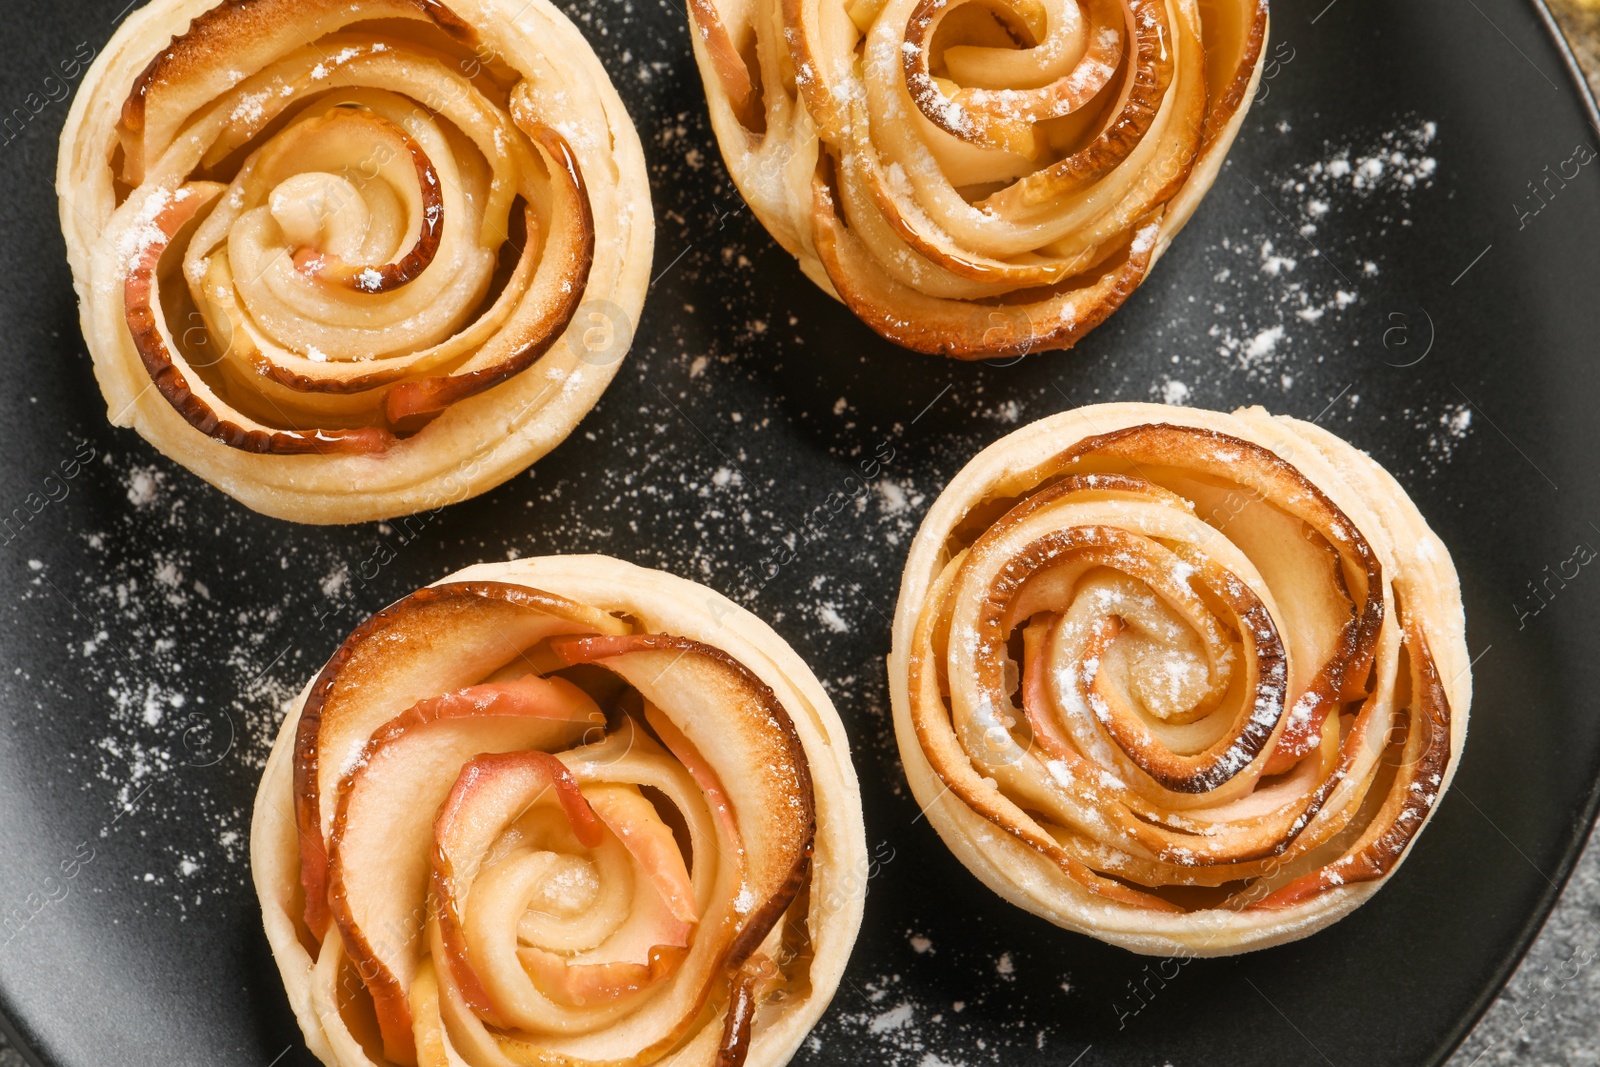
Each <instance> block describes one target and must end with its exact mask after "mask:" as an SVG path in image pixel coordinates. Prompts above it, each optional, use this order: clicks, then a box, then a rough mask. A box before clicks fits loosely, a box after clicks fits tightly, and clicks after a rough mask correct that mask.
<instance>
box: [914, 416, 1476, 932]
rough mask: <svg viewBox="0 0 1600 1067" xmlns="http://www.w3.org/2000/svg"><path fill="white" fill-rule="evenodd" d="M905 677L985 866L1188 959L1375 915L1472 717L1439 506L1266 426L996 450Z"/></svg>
mask: <svg viewBox="0 0 1600 1067" xmlns="http://www.w3.org/2000/svg"><path fill="white" fill-rule="evenodd" d="M889 668H890V669H889V675H890V689H891V695H892V698H893V702H894V716H895V730H896V734H897V736H898V738H899V742H900V753H901V758H902V760H903V762H904V764H905V768H906V774H907V776H908V777H909V779H910V783H911V787H912V791H913V793H914V794H915V795H916V797H917V800H918V802H919V803H920V804H922V805H924V806H925V808H926V812H927V815H928V819H929V822H930V823H931V824H932V825H933V826H934V827H935V829H937V830H938V832H939V834H940V836H941V837H942V838H943V839H944V841H945V843H946V844H947V845H948V846H949V847H950V849H951V850H952V851H953V852H954V853H955V854H956V855H957V857H959V858H960V859H961V860H962V862H963V863H965V864H966V865H967V867H968V868H969V869H970V870H971V871H972V872H973V873H974V874H976V875H977V876H978V877H979V878H980V879H982V880H983V881H984V882H985V883H986V884H988V885H989V886H990V887H991V888H992V889H994V890H995V891H996V892H997V893H999V894H1000V895H1001V896H1003V897H1005V898H1006V899H1007V900H1009V901H1011V902H1013V903H1015V904H1017V905H1018V906H1020V907H1023V908H1026V909H1027V910H1029V911H1031V912H1033V913H1035V914H1037V915H1040V916H1043V917H1044V918H1046V919H1048V920H1050V921H1051V922H1054V923H1056V924H1057V925H1060V926H1063V927H1066V928H1068V929H1071V930H1077V931H1080V932H1083V933H1087V934H1091V935H1093V936H1094V937H1097V938H1100V939H1101V940H1104V941H1108V942H1110V943H1112V944H1116V945H1121V946H1124V947H1126V948H1129V949H1133V950H1134V951H1137V952H1144V953H1151V954H1161V955H1224V954H1231V953H1236V952H1243V951H1247V950H1251V949H1257V948H1264V947H1266V946H1269V945H1273V944H1278V943H1281V942H1284V941H1290V940H1293V939H1295V938H1300V937H1304V936H1306V935H1308V934H1310V933H1313V932H1315V931H1316V930H1319V929H1321V928H1322V927H1324V926H1327V925H1328V924H1329V923H1332V922H1334V921H1335V920H1336V919H1339V918H1341V917H1342V916H1344V915H1346V914H1348V913H1349V912H1350V911H1351V910H1353V909H1354V908H1355V907H1357V906H1358V905H1360V904H1362V903H1364V902H1365V901H1366V900H1368V899H1369V898H1370V897H1371V896H1372V895H1373V894H1374V893H1375V892H1377V890H1378V888H1379V887H1380V886H1381V885H1382V884H1383V883H1384V881H1386V880H1387V879H1388V878H1389V876H1390V875H1391V874H1393V872H1394V870H1395V868H1396V867H1398V866H1399V864H1400V862H1401V860H1402V859H1404V857H1405V855H1406V853H1407V851H1408V849H1409V848H1410V847H1411V845H1412V844H1413V843H1414V842H1415V840H1416V837H1417V834H1418V833H1419V832H1420V831H1421V829H1422V827H1423V826H1424V825H1425V824H1426V823H1427V821H1428V819H1429V817H1430V816H1431V815H1432V813H1433V811H1434V808H1435V807H1436V806H1437V804H1438V801H1439V798H1440V797H1441V796H1443V795H1444V792H1445V790H1446V789H1447V788H1448V787H1449V785H1450V779H1451V777H1452V775H1453V774H1454V772H1455V768H1456V763H1457V758H1458V756H1459V755H1460V751H1461V745H1462V743H1463V741H1464V740H1465V738H1466V730H1467V710H1468V705H1469V703H1470V698H1471V679H1470V676H1469V675H1470V670H1469V669H1470V664H1469V661H1468V656H1467V646H1466V641H1465V636H1464V622H1463V616H1462V607H1461V594H1460V588H1459V584H1458V581H1457V578H1456V573H1455V568H1454V566H1453V565H1452V564H1451V561H1450V556H1449V553H1448V552H1447V551H1446V550H1445V547H1444V545H1443V544H1441V543H1440V541H1439V539H1438V538H1437V537H1436V536H1435V535H1434V533H1433V531H1432V530H1430V529H1429V528H1428V525H1427V523H1426V522H1425V521H1424V520H1423V519H1422V516H1421V515H1420V514H1418V512H1417V509H1416V506H1415V505H1414V504H1413V503H1412V502H1411V500H1410V498H1409V497H1407V496H1406V493H1405V491H1404V490H1403V489H1401V488H1400V486H1399V485H1398V484H1397V483H1396V482H1395V480H1394V479H1393V478H1392V477H1390V476H1389V475H1388V474H1387V473H1386V472H1385V471H1384V470H1383V469H1382V468H1381V467H1379V466H1378V465H1377V464H1376V463H1375V462H1373V461H1372V460H1371V459H1370V458H1369V457H1368V456H1367V455H1366V454H1365V453H1362V452H1360V451H1358V450H1357V449H1355V448H1354V447H1352V446H1351V445H1349V444H1347V443H1345V442H1344V441H1342V440H1340V439H1339V438H1337V437H1335V436H1334V435H1333V434H1331V433H1328V432H1327V431H1325V430H1322V429H1319V428H1318V427H1316V426H1314V425H1311V424H1309V423H1305V422H1301V421H1298V420H1295V419H1290V418H1282V417H1277V418H1275V417H1272V416H1270V415H1268V414H1267V413H1266V412H1264V411H1262V410H1261V409H1260V408H1251V409H1248V410H1241V411H1239V412H1236V413H1235V414H1232V415H1224V414H1220V413H1214V412H1207V411H1194V410H1188V409H1182V408H1170V407H1162V406H1158V405H1150V404H1107V405H1098V406H1093V407H1086V408H1079V409H1077V410H1075V411H1069V412H1066V413H1064V414H1061V415H1056V416H1052V417H1050V418H1047V419H1044V420H1042V421H1040V422H1037V423H1034V424H1033V425H1031V426H1028V427H1025V428H1023V429H1022V430H1019V431H1017V432H1016V433H1013V434H1011V435H1010V436H1008V437H1006V438H1003V439H1002V440H1001V441H999V442H997V443H996V444H995V445H993V446H991V447H990V448H989V449H987V450H985V451H984V452H983V453H981V454H980V455H979V456H977V458H975V459H974V460H972V462H971V463H970V464H968V465H967V467H966V468H965V469H964V470H963V471H962V472H961V473H960V474H959V475H957V477H956V478H955V480H954V481H952V482H951V483H950V485H949V487H948V488H946V489H945V491H944V493H943V494H942V495H941V496H940V498H939V499H938V501H937V502H936V503H935V504H934V506H933V508H932V510H931V511H930V512H929V513H928V516H927V518H926V520H925V521H924V522H923V525H922V529H921V531H920V532H919V533H918V535H917V538H916V541H915V543H914V544H913V546H912V549H911V554H910V558H909V561H908V562H907V564H906V570H905V576H904V579H903V584H902V586H901V590H900V601H899V607H898V610H897V612H896V615H895V623H894V650H893V653H892V655H891V657H890V661H889Z"/></svg>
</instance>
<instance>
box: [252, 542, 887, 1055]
mask: <svg viewBox="0 0 1600 1067" xmlns="http://www.w3.org/2000/svg"><path fill="white" fill-rule="evenodd" d="M251 857H252V861H253V867H254V873H255V882H256V889H257V892H258V893H259V895H260V898H261V904H262V909H263V912H264V915H265V920H266V928H267V935H268V939H269V940H270V942H271V944H272V949H273V952H274V954H275V955H276V957H277V961H278V965H279V968H280V970H281V971H282V974H283V980H284V985H285V987H286V989H287V990H288V994H289V1000H290V1003H291V1004H292V1006H293V1008H294V1011H295V1013H296V1015H297V1016H298V1018H299V1021H300V1024H301V1027H302V1029H303V1030H304V1032H305V1036H306V1041H307V1043H308V1045H309V1046H310V1048H311V1050H312V1051H313V1052H314V1053H316V1055H317V1056H319V1057H320V1058H321V1059H322V1060H323V1062H325V1063H327V1064H329V1065H333V1067H356V1065H361V1067H366V1065H379V1064H387V1063H394V1064H420V1065H423V1067H445V1065H447V1064H448V1065H454V1067H462V1065H470V1067H506V1065H516V1064H537V1065H541V1067H552V1065H562V1067H599V1065H622V1064H627V1065H644V1064H651V1063H657V1062H670V1063H672V1064H674V1065H682V1067H689V1065H694V1064H707V1065H710V1064H717V1065H719V1067H738V1065H740V1064H746V1065H749V1067H766V1065H775V1064H782V1063H785V1062H787V1061H788V1059H789V1057H790V1056H791V1055H792V1054H793V1052H794V1050H795V1049H796V1048H797V1047H798V1045H799V1044H800V1042H801V1041H802V1040H803V1039H804V1038H805V1036H806V1034H807V1032H808V1031H809V1030H810V1028H811V1026H812V1025H813V1024H814V1023H815V1022H816V1020H817V1018H818V1017H819V1016H820V1015H821V1014H822V1011H823V1010H824V1008H825V1007H826V1006H827V1003H828V1001H829V999H830V998H831V997H832V995H833V992H834V989H835V987H836V986H837V984H838V982H839V979H840V976H841V974H842V972H843V968H844V964H845V961H846V959H847V957H848V956H849V953H850V949H851V946H852V945H853V944H854V941H855V936H856V931H857V929H858V927H859V925H860V921H861V909H862V903H863V900H864V897H865V874H864V872H865V869H866V845H865V837H864V830H863V826H862V820H861V801H860V795H859V790H858V787H857V784H856V778H855V772H854V770H853V769H852V767H851V765H850V758H849V750H848V744H847V741H846V738H845V735H844V731H843V728H842V726H841V724H840V722H839V718H838V715H837V713H836V712H835V711H834V709H833V706H832V705H831V704H830V703H829V701H828V697H827V695H826V694H825V693H824V691H823V690H822V687H821V686H820V684H819V683H818V682H817V680H816V678H815V677H814V676H813V675H812V674H811V672H810V671H809V670H808V669H807V668H806V667H805V665H804V664H803V663H802V662H801V661H800V660H799V658H798V657H797V656H796V655H795V654H794V652H793V651H792V650H790V648H789V647H788V646H787V645H786V644H784V643H783V641H782V640H781V639H780V638H778V637H777V636H776V635H775V634H774V633H773V632H772V631H771V630H770V629H769V628H767V627H766V626H765V625H764V624H763V623H761V622H760V621H759V620H757V619H756V618H755V617H754V616H751V615H749V614H747V613H746V612H744V611H743V610H742V609H740V608H738V607H737V606H735V605H734V604H732V603H731V602H729V601H727V600H725V599H723V598H722V597H721V596H719V595H718V594H716V593H713V592H712V591H711V590H709V589H706V588H704V587H702V586H699V585H696V584H694V583H692V582H688V581H685V580H683V579H680V578H675V577H672V576H670V575H666V574H663V573H661V572H658V571H650V570H644V569H642V568H639V567H635V566H632V565H630V564H627V563H623V562H620V561H618V560H614V559H609V558H606V557H602V556H573V557H548V558H543V559H531V560H522V561H518V562H514V563H501V564H491V565H485V566H478V567H472V568H469V569H467V570H465V571H461V572H459V573H457V574H455V575H452V576H451V577H449V578H446V579H445V580H443V581H442V582H440V583H438V584H437V585H433V586H430V587H428V588H426V589H423V590H421V591H419V592H417V593H415V594H413V595H411V596H409V597H407V598H406V599H404V600H402V601H400V602H399V603H397V604H395V605H393V606H391V607H389V608H387V609H385V610H384V611H382V612H379V613H378V614H377V615H375V616H373V618H372V619H370V620H369V621H368V622H366V623H365V624H364V625H362V626H361V627H360V628H359V629H357V630H356V631H355V632H354V633H353V634H352V635H351V636H350V637H349V639H348V640H347V641H345V643H344V645H343V646H342V647H341V648H340V649H339V650H338V652H337V653H336V654H335V655H334V657H333V659H332V660H330V661H329V663H328V665H327V666H326V667H325V668H324V669H323V671H322V673H321V674H320V675H319V676H318V677H317V678H316V679H315V680H314V681H313V682H312V683H311V684H310V685H309V686H308V687H307V688H306V690H305V691H304V693H302V694H301V697H300V699H299V701H298V702H297V703H296V704H295V706H294V708H293V710H292V711H291V712H290V714H289V716H288V718H287V719H286V720H285V722H284V725H283V728H282V731H281V733H280V735H279V737H278V741H277V744H276V746H275V748H274V750H273V753H272V756H271V758H270V760H269V762H268V764H267V768H266V772H265V775H264V777H263V778H262V782H261V787H260V791H259V793H258V795H257V798H256V807H255V816H254V824H253V827H252V840H251Z"/></svg>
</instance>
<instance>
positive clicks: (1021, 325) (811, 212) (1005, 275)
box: [688, 0, 1267, 359]
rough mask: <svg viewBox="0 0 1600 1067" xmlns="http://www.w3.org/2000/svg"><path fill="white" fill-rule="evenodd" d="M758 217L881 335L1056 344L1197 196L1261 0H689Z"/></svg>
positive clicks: (1214, 165) (1250, 85)
mask: <svg viewBox="0 0 1600 1067" xmlns="http://www.w3.org/2000/svg"><path fill="white" fill-rule="evenodd" d="M688 4H689V14H690V18H691V20H692V22H693V24H694V27H695V30H696V31H697V32H696V33H695V35H694V38H695V40H694V43H695V55H696V57H697V58H698V59H699V62H700V72H701V77H702V80H703V81H704V82H705V87H706V95H707V97H708V98H709V100H710V105H711V121H712V125H713V126H714V127H715V129H716V133H717V138H718V140H719V141H720V142H721V144H722V154H723V158H724V159H725V160H726V161H727V165H728V170H729V172H730V173H731V174H732V176H733V180H734V182H735V183H736V184H737V185H738V187H739V190H740V192H742V193H743V194H744V197H745V199H746V200H747V201H748V202H749V203H750V206H751V208H752V209H753V210H754V212H755V214H756V216H757V217H758V218H759V219H760V220H761V221H762V223H763V224H765V225H766V227H767V229H768V230H769V231H770V232H771V233H772V235H773V236H774V237H775V238H777V240H778V241H779V243H781V244H782V245H783V246H784V248H786V249H788V250H789V251H790V252H791V253H792V254H794V255H795V256H796V257H797V258H798V259H799V260H800V265H801V267H802V268H803V269H804V270H805V272H806V274H808V275H809V276H810V277H811V278H812V279H813V280H815V281H816V283H817V284H818V285H820V286H822V288H823V289H825V290H827V291H828V292H830V293H832V294H833V295H835V296H836V297H838V298H839V299H840V300H842V301H844V303H845V304H846V305H848V306H849V308H850V309H851V310H852V311H854V312H855V313H856V315H857V316H859V317H860V318H861V320H862V321H863V322H865V323H866V324H867V325H868V326H870V327H872V328H873V329H874V330H876V331H877V332H878V333H880V334H882V335H883V336H884V337H886V338H888V339H889V340H891V341H893V342H895V343H896V344H900V345H904V346H905V347H907V348H914V349H917V350H918V351H922V352H931V353H938V354H942V355H947V356H954V357H958V358H962V359H979V358H984V357H988V356H996V355H1003V354H1018V353H1026V352H1032V351H1039V350H1042V349H1050V348H1069V347H1071V346H1072V345H1073V344H1074V343H1076V342H1077V340H1078V339H1079V338H1080V337H1082V336H1083V335H1084V334H1086V333H1088V332H1089V331H1090V330H1092V329H1093V328H1094V327H1095V326H1097V325H1099V324H1100V323H1101V322H1102V321H1104V320H1105V318H1106V316H1108V315H1110V314H1111V312H1113V311H1115V310H1116V309H1117V307H1119V306H1120V305H1121V303H1122V302H1123V301H1124V300H1125V299H1127V297H1128V294H1129V293H1131V292H1133V290H1134V289H1135V288H1136V287H1137V286H1138V285H1139V283H1140V281H1141V280H1142V279H1143V278H1144V276H1145V274H1146V273H1147V272H1148V271H1149V269H1150V267H1151V265H1152V264H1154V262H1155V261H1156V259H1157V257H1159V256H1160V255H1161V253H1162V252H1163V251H1164V250H1165V249H1166V247H1167V245H1168V243H1169V242H1171V240H1172V238H1173V235H1174V234H1176V233H1177V232H1178V230H1179V229H1181V228H1182V227H1183V224H1184V223H1185V222H1187V221H1188V219H1189V216H1190V215H1191V214H1193V213H1194V210H1195V207H1196V206H1197V205H1198V203H1199V201H1200V198H1201V197H1202V196H1204V195H1205V192H1206V190H1207V189H1209V188H1210V187H1211V183H1212V181H1213V180H1215V178H1216V175H1217V171H1218V169H1219V168H1220V167H1221V165H1222V160H1223V157H1224V156H1225V155H1226V154H1227V151H1228V146H1229V145H1230V144H1232V142H1233V138H1234V136H1235V134H1236V133H1237V132H1238V130H1239V126H1240V124H1241V123H1242V122H1243V121H1244V115H1245V111H1246V110H1247V109H1248V107H1249V103H1250V99H1251V96H1252V95H1253V93H1254V88H1255V83H1256V80H1257V79H1258V78H1259V77H1260V72H1261V63H1262V58H1263V45H1264V43H1265V40H1266V31H1267V4H1266V0H1214V2H1208V3H1198V2H1196V0H781V2H780V0H688Z"/></svg>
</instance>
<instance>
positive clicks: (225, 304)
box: [108, 0, 595, 454]
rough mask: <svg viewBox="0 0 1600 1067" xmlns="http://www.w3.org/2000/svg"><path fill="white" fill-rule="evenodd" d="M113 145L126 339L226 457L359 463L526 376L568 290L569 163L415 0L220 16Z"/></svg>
mask: <svg viewBox="0 0 1600 1067" xmlns="http://www.w3.org/2000/svg"><path fill="white" fill-rule="evenodd" d="M118 133H119V136H120V144H119V146H118V148H117V152H116V158H114V159H113V165H114V167H116V168H117V170H118V173H119V182H118V192H119V196H120V197H121V202H120V205H119V206H118V208H117V210H116V212H115V214H114V215H113V217H112V219H111V223H110V226H109V230H108V236H109V238H110V240H111V241H112V243H113V247H114V248H115V250H116V254H117V256H118V272H119V274H118V276H119V277H120V278H121V279H122V295H123V300H124V304H125V308H126V319H127V324H128V328H129V331H130V332H131V334H132V337H133V341H134V344H135V346H136V347H137V350H138V354H139V357H140V359H141V361H142V362H143V365H144V368H145V370H146V371H147V372H148V373H149V375H150V377H151V380H152V382H153V383H154V386H155V388H156V389H157V390H159V392H160V394H161V395H162V396H163V397H165V398H166V400H167V401H168V402H169V403H171V405H172V406H173V407H174V408H175V409H176V410H177V411H178V412H179V413H180V414H181V415H183V417H184V418H185V419H186V420H187V421H188V422H189V423H190V424H191V425H193V426H194V427H196V428H197V429H199V430H201V431H203V432H204V433H207V434H209V435H211V436H212V437H215V438H217V439H219V440H221V441H223V442H225V443H227V444H229V445H231V446H233V447H235V448H240V449H244V450H247V451H251V452H271V453H307V452H316V453H323V454H327V453H339V452H357V453H381V452H383V451H385V450H386V449H388V448H390V447H392V446H393V445H394V443H395V442H396V441H397V440H399V439H401V438H403V437H406V436H409V435H412V434H415V433H418V432H420V431H421V430H422V429H423V428H424V427H425V426H427V424H428V423H429V422H431V421H432V420H433V419H435V418H436V417H438V415H440V414H441V413H442V412H444V411H445V410H447V409H448V408H449V407H450V406H451V405H453V404H455V403H457V402H459V401H461V400H464V399H466V398H468V397H471V396H474V395H476V394H478V393H481V392H483V391H485V390H487V389H489V388H491V387H493V386H495V385H498V384H500V383H502V382H504V381H506V380H508V379H510V378H511V377H513V376H515V375H518V374H520V373H522V372H523V371H525V370H527V369H528V368H529V367H531V366H532V365H533V364H534V363H536V362H538V360H539V358H540V357H541V356H542V355H543V354H544V353H545V352H546V351H547V350H548V349H549V347H550V346H551V345H552V344H553V343H555V341H556V340H557V339H558V338H559V337H560V336H561V335H562V332H563V330H564V329H565V328H566V326H567V324H568V322H569V321H570V320H571V319H572V316H573V314H574V312H575V311H576V309H577V307H578V304H579V301H580V300H581V298H582V296H583V293H584V287H585V284H586V282H587V280H588V276H589V270H590V266H591V263H592V262H593V256H594V240H595V228H594V219H593V217H592V209H591V206H590V203H589V197H588V194H587V191H586V189H585V185H584V180H583V176H582V174H581V172H580V170H579V167H578V164H577V161H576V158H575V156H574V154H573V152H572V151H571V149H570V146H569V145H568V143H567V141H566V139H565V136H564V135H563V134H562V133H561V132H558V131H557V130H556V129H555V128H554V127H552V126H551V125H548V124H546V123H545V122H544V121H542V120H541V118H540V115H539V109H538V106H537V104H536V102H535V95H534V93H533V92H532V90H531V88H530V85H529V82H528V81H527V80H526V72H524V71H519V70H517V69H516V68H514V67H512V66H511V65H510V64H509V63H508V62H507V61H506V60H505V59H504V58H503V57H502V56H500V55H499V54H498V53H496V52H495V51H494V50H493V49H492V48H491V47H489V46H488V45H486V44H485V43H484V41H483V40H482V39H481V38H480V37H479V35H478V34H477V33H476V32H475V31H474V30H473V29H472V28H471V27H470V26H468V25H467V24H466V23H464V22H463V21H461V20H460V19H459V18H457V17H456V16H455V15H454V14H453V13H452V12H451V11H450V10H449V9H448V8H446V7H444V6H443V5H442V4H439V3H437V2H435V0H376V2H368V3H362V4H349V3H335V2H333V0H254V2H245V0H225V2H224V3H222V4H221V5H220V6H218V7H217V8H215V9H213V10H211V11H209V12H207V13H206V14H204V15H202V16H200V17H199V18H197V19H195V20H194V22H193V24H192V25H191V26H190V28H189V30H188V31H187V32H186V33H184V34H182V35H181V36H179V37H177V38H175V39H174V40H173V41H172V44H171V45H170V46H169V47H168V48H167V49H165V50H164V51H162V52H161V53H160V54H159V55H158V56H157V57H156V58H155V59H154V60H153V61H152V62H151V63H150V65H149V67H147V68H146V70H145V71H144V73H143V75H142V76H141V77H140V78H139V79H138V81H137V83H136V84H135V85H134V87H133V90H132V92H131V94H130V95H129V97H128V99H127V101H126V103H125V104H124V106H123V108H122V114H121V121H120V123H119V126H118Z"/></svg>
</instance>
